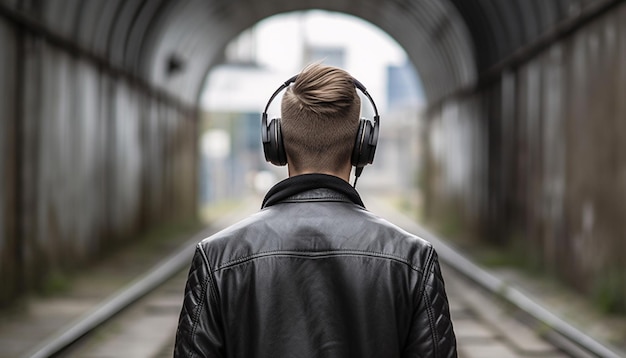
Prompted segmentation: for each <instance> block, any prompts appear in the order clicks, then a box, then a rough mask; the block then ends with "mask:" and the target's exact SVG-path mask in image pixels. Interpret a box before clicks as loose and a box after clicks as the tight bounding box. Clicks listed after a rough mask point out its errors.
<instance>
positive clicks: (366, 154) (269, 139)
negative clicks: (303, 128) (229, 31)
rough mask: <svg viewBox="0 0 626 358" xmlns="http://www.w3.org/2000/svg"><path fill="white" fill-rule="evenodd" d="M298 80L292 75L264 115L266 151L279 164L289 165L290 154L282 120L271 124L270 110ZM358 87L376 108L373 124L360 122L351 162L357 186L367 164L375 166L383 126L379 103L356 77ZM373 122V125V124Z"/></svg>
mask: <svg viewBox="0 0 626 358" xmlns="http://www.w3.org/2000/svg"><path fill="white" fill-rule="evenodd" d="M297 78H298V75H295V76H292V77H291V78H289V79H288V80H287V81H285V82H283V83H282V84H281V85H280V87H278V89H276V91H274V93H273V94H272V96H271V97H270V99H269V101H268V102H267V104H266V105H265V109H264V110H263V113H262V114H261V139H262V142H263V151H264V153H265V160H267V161H268V162H270V163H272V164H275V165H285V164H287V154H286V152H285V147H284V144H283V139H282V132H281V129H280V118H274V119H272V120H271V121H269V123H268V121H267V110H268V109H269V107H270V104H271V103H272V101H273V100H274V98H276V96H277V95H278V94H279V93H280V92H281V91H282V90H284V89H285V88H287V87H289V85H291V84H292V83H294V82H295V81H296V80H297ZM351 78H352V81H353V83H354V86H355V87H356V88H357V89H358V90H359V91H361V92H362V93H363V95H365V97H367V99H368V100H369V102H370V103H371V105H372V108H374V118H373V121H368V120H366V119H364V118H361V120H360V121H359V128H358V132H357V136H356V140H355V143H354V149H353V151H352V157H351V159H350V161H351V164H352V165H353V166H355V167H356V170H355V175H356V179H355V180H354V185H355V186H356V181H357V179H358V177H359V176H360V175H361V172H362V171H363V167H365V166H366V165H367V164H371V163H372V162H373V161H374V153H375V152H376V146H377V143H378V132H379V124H380V116H379V115H378V108H377V107H376V103H374V100H373V99H372V96H370V94H369V92H367V89H366V88H365V86H363V84H362V83H361V82H359V81H358V80H357V79H356V78H354V77H351ZM372 122H373V125H372Z"/></svg>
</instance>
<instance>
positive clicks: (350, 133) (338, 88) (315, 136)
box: [281, 63, 361, 171]
mask: <svg viewBox="0 0 626 358" xmlns="http://www.w3.org/2000/svg"><path fill="white" fill-rule="evenodd" d="M360 113H361V100H360V98H359V96H358V94H357V91H356V88H355V84H354V80H353V78H352V76H350V74H348V73H347V72H346V71H344V70H342V69H340V68H337V67H332V66H324V65H321V64H319V63H314V64H312V65H309V66H307V67H306V68H305V69H304V70H303V71H302V72H301V73H300V74H299V75H298V77H297V79H296V81H295V82H294V83H293V84H292V85H291V86H290V87H289V88H288V89H287V90H286V92H285V94H284V95H283V99H282V103H281V131H282V135H283V141H284V145H285V151H286V153H287V157H288V162H289V165H291V166H293V167H294V168H297V169H300V170H302V169H309V170H317V171H324V170H331V171H336V170H340V169H342V168H345V166H346V163H349V162H350V157H351V153H352V148H353V147H354V142H355V138H356V132H357V129H358V125H359V116H360Z"/></svg>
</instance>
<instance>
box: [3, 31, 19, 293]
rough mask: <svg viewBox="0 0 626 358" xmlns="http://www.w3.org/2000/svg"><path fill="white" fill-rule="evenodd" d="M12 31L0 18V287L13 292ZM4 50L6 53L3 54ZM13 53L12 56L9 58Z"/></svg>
mask: <svg viewBox="0 0 626 358" xmlns="http://www.w3.org/2000/svg"><path fill="white" fill-rule="evenodd" d="M15 36H16V32H15V30H14V29H13V28H12V27H11V26H10V25H9V24H7V23H5V22H4V21H3V20H2V19H0V48H1V49H2V51H3V52H4V53H6V54H9V55H5V56H2V60H1V61H2V66H0V282H2V286H6V287H9V290H14V289H15V285H16V282H15V281H16V280H15V277H14V276H15V275H14V269H15V251H14V248H15V244H16V243H15V239H16V238H15V217H14V208H15V196H14V188H15V180H16V178H15V176H14V174H15V170H14V166H15V159H14V155H15V141H14V133H15V125H16V121H15V118H16V113H15V92H14V91H13V90H12V89H13V88H15V84H16V76H15V71H14V69H15V54H16V53H17V44H16V42H15ZM5 51H6V52H5ZM11 54H13V55H11ZM8 296H9V293H8V292H6V291H5V290H0V305H1V304H2V302H4V301H6V300H7V299H8Z"/></svg>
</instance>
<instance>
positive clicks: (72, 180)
mask: <svg viewBox="0 0 626 358" xmlns="http://www.w3.org/2000/svg"><path fill="white" fill-rule="evenodd" d="M17 36H18V34H16V33H15V31H11V28H10V27H4V26H2V24H0V41H1V43H2V46H3V49H7V53H12V54H15V55H16V56H17V54H20V56H22V58H21V59H20V65H19V66H18V65H17V64H16V63H13V62H16V61H13V60H12V57H10V56H5V57H3V59H2V62H3V66H2V68H1V69H0V84H2V87H1V88H2V91H5V92H6V93H4V94H3V96H1V98H0V116H2V121H1V122H0V136H1V139H2V140H1V141H0V145H1V146H2V147H1V148H0V174H2V175H1V178H0V188H1V190H0V234H1V235H2V236H0V279H1V280H2V282H3V284H2V286H1V289H0V305H1V304H3V303H4V302H6V301H7V300H8V299H9V298H11V297H14V296H15V295H17V294H19V293H20V292H22V291H24V290H28V289H32V288H35V287H37V286H38V285H39V284H40V283H41V282H42V280H45V279H46V275H48V274H50V273H54V272H55V271H57V270H60V271H63V270H66V269H70V268H75V267H79V266H81V265H84V264H85V263H87V262H89V260H90V259H92V258H94V257H95V256H97V255H99V254H101V252H102V251H103V249H106V248H111V247H113V246H118V245H123V244H124V242H125V241H128V240H131V239H132V238H133V236H134V235H135V234H137V233H138V232H139V231H140V230H142V229H144V228H147V227H149V226H150V225H153V224H155V223H156V222H158V221H159V220H167V219H171V218H173V217H181V216H184V217H193V216H194V215H195V210H196V205H195V194H196V178H195V177H196V169H195V164H196V163H195V158H196V156H197V154H196V138H195V136H196V132H195V130H196V128H195V126H196V124H195V120H194V117H195V114H193V113H189V112H188V110H186V109H183V108H179V107H177V106H176V105H175V104H173V103H172V102H171V101H163V100H162V99H161V98H159V97H157V96H153V95H152V94H151V92H149V91H146V89H145V87H143V86H142V85H141V84H137V83H135V82H133V81H131V80H128V79H126V78H124V77H121V76H116V75H115V74H112V73H110V72H107V70H106V69H102V68H100V67H98V66H96V65H94V64H93V62H91V61H89V60H86V59H83V58H81V57H80V56H75V55H72V54H69V53H67V52H66V51H64V50H63V49H61V48H58V47H57V46H55V45H54V44H50V43H47V42H46V41H44V40H42V39H41V38H37V37H36V36H31V35H29V34H25V33H21V34H19V36H22V37H21V40H20V41H19V42H18V40H17V39H18V37H17ZM18 44H19V49H17V48H15V49H13V50H11V46H14V47H15V46H17V45H18ZM11 61H13V62H11ZM16 69H17V70H16ZM20 69H21V70H20ZM18 117H19V118H18ZM18 184H19V185H18ZM12 282H14V283H15V284H11V283H12Z"/></svg>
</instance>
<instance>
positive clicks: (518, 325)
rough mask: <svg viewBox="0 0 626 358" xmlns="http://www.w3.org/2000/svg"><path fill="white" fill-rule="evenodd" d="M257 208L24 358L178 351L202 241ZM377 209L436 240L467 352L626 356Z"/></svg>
mask: <svg viewBox="0 0 626 358" xmlns="http://www.w3.org/2000/svg"><path fill="white" fill-rule="evenodd" d="M373 204H374V203H373ZM372 207H374V205H372ZM249 210H255V208H254V207H250V208H249ZM249 210H240V211H239V212H238V213H237V214H235V215H230V216H228V217H227V218H223V220H220V222H219V223H217V224H216V225H213V226H212V227H211V228H209V229H207V230H205V231H203V232H201V233H199V234H197V235H195V236H194V237H193V238H191V239H190V240H189V241H188V243H187V244H186V245H184V246H183V247H182V248H181V249H180V250H179V251H178V252H175V253H173V254H171V255H170V256H169V257H167V258H165V259H164V260H163V261H162V262H160V263H159V264H157V265H155V266H154V267H153V269H152V270H150V271H149V272H147V273H146V274H145V275H143V276H142V277H140V278H138V279H137V280H135V281H134V282H133V283H131V284H130V285H128V286H127V287H125V288H124V289H122V290H120V291H119V292H117V293H115V294H114V295H112V296H110V297H109V298H108V299H107V300H105V301H104V302H103V303H102V304H101V305H99V306H98V307H97V308H95V309H94V310H92V311H91V312H89V313H88V314H86V315H84V316H83V317H81V318H80V319H78V320H76V321H75V322H72V323H71V324H70V325H68V326H67V327H65V328H63V329H61V330H59V331H58V333H57V334H55V335H53V336H51V337H50V338H48V339H47V340H45V341H44V342H41V344H40V345H38V346H37V347H34V349H33V350H31V351H30V352H28V353H27V354H26V355H25V356H24V357H31V358H44V357H70V358H71V357H80V358H90V357H120V356H132V357H136V358H139V357H146V358H148V357H152V358H156V357H171V355H172V351H173V339H174V334H175V330H176V324H177V319H178V314H179V312H180V304H181V302H182V292H183V288H184V283H185V279H186V272H187V269H188V265H189V262H190V257H191V255H192V254H193V250H194V249H195V243H196V242H198V241H199V240H200V239H202V238H203V237H206V236H208V235H209V234H210V233H211V232H214V231H216V230H219V229H220V228H221V227H225V226H227V225H229V224H230V223H232V222H235V221H237V220H238V219H239V218H242V217H244V216H246V215H247V213H248V212H249ZM372 211H374V212H376V213H379V214H381V215H382V216H383V217H386V218H388V219H389V220H390V221H392V222H394V223H396V224H397V225H399V226H401V227H403V228H405V229H407V230H409V231H411V232H414V233H416V234H418V235H420V236H422V237H423V238H425V239H427V240H429V241H430V242H431V243H433V245H434V246H435V247H436V249H437V251H438V253H439V256H440V259H441V261H442V268H443V271H444V276H445V279H446V285H447V287H448V295H449V299H450V306H451V312H452V318H453V321H454V324H455V330H456V333H457V339H458V341H459V348H460V352H459V356H460V357H461V358H473V357H481V358H489V357H497V358H506V357H513V358H515V357H536V358H561V357H606V358H616V357H625V355H624V354H623V352H618V350H617V349H616V348H615V347H611V346H609V345H607V344H605V343H602V342H599V341H598V340H596V339H594V338H592V337H590V336H589V335H587V334H586V333H584V332H582V331H580V330H579V329H577V328H575V327H573V326H572V325H570V324H569V323H567V322H566V321H564V320H562V319H561V318H559V317H557V316H556V315H554V314H553V313H551V312H550V311H549V310H547V309H546V308H544V307H542V306H540V305H539V304H537V303H536V302H535V301H533V300H532V299H531V298H529V297H527V296H526V295H525V294H524V293H523V292H522V291H520V290H518V289H517V288H515V287H512V286H510V285H509V284H507V283H506V282H504V281H503V280H501V279H499V278H498V277H496V276H494V275H492V274H491V273H489V272H488V271H486V270H484V269H482V268H481V267H479V266H477V265H476V264H474V263H473V262H471V261H470V260H468V259H467V258H466V257H464V256H463V255H461V254H460V253H458V252H457V251H455V250H454V249H453V248H451V247H450V246H449V245H447V244H446V243H445V242H444V241H442V240H440V239H439V238H438V237H436V236H435V235H434V234H432V233H430V232H428V231H426V230H424V228H422V227H420V226H419V225H417V224H416V223H415V222H413V221H412V220H411V219H408V218H406V217H404V216H402V215H401V214H399V213H397V212H395V211H393V210H391V209H390V208H389V207H386V206H385V205H383V204H381V203H378V202H375V209H373V210H372ZM512 308H513V309H512ZM537 327H541V331H542V332H538V331H537ZM539 333H541V334H539Z"/></svg>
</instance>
